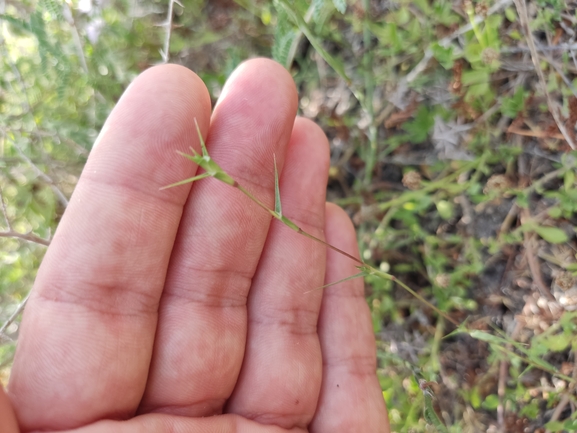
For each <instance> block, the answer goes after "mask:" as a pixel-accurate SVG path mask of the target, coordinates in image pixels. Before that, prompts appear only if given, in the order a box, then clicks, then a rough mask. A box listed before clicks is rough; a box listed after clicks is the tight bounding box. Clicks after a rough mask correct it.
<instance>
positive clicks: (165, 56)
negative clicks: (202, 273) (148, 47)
mask: <svg viewBox="0 0 577 433" xmlns="http://www.w3.org/2000/svg"><path fill="white" fill-rule="evenodd" d="M174 2H175V0H168V13H167V15H166V21H165V22H164V23H163V24H162V26H164V27H165V28H166V34H165V35H164V45H163V48H162V49H161V50H160V55H161V56H162V62H163V63H168V60H169V59H170V37H171V36H172V14H173V9H174Z"/></svg>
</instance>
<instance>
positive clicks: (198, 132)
mask: <svg viewBox="0 0 577 433" xmlns="http://www.w3.org/2000/svg"><path fill="white" fill-rule="evenodd" d="M194 124H195V125H196V132H197V134H198V139H199V141H200V147H201V148H202V156H208V150H206V145H205V143H204V138H202V134H201V133H200V127H199V126H198V122H197V121H196V117H195V118H194Z"/></svg>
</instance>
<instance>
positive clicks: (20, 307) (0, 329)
mask: <svg viewBox="0 0 577 433" xmlns="http://www.w3.org/2000/svg"><path fill="white" fill-rule="evenodd" d="M29 297H30V292H28V294H27V295H26V297H25V298H24V299H23V300H22V302H20V304H19V305H18V307H16V310H14V312H13V313H12V314H11V315H10V317H9V318H8V320H6V322H4V324H3V325H2V326H1V327H0V336H1V335H3V334H4V332H5V331H6V328H8V327H9V326H10V325H11V324H12V322H14V320H16V317H18V315H19V314H20V313H21V312H22V310H23V309H24V307H25V306H26V303H27V302H28V298H29Z"/></svg>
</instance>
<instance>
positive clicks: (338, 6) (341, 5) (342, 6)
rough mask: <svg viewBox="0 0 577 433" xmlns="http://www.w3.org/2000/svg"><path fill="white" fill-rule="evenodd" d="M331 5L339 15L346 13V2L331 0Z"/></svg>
mask: <svg viewBox="0 0 577 433" xmlns="http://www.w3.org/2000/svg"><path fill="white" fill-rule="evenodd" d="M333 4H334V5H335V8H336V9H337V10H338V11H339V12H340V13H342V14H344V13H345V12H346V11H347V2H346V0H333Z"/></svg>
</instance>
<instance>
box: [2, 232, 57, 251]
mask: <svg viewBox="0 0 577 433" xmlns="http://www.w3.org/2000/svg"><path fill="white" fill-rule="evenodd" d="M0 238H15V239H22V240H23V241H27V242H32V243H35V244H38V245H44V246H46V247H47V246H48V245H50V240H49V239H44V238H41V237H40V236H36V235H35V234H33V233H18V232H16V231H14V230H7V231H3V232H0Z"/></svg>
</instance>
